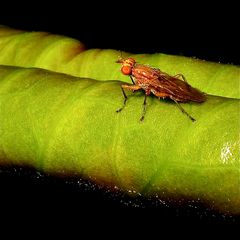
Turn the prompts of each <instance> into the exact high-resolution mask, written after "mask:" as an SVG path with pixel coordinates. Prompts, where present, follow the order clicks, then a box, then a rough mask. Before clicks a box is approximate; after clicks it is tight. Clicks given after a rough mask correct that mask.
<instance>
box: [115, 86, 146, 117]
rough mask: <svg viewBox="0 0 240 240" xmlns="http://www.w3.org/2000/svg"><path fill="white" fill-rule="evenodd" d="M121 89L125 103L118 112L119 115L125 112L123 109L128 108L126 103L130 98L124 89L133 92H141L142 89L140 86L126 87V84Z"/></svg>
mask: <svg viewBox="0 0 240 240" xmlns="http://www.w3.org/2000/svg"><path fill="white" fill-rule="evenodd" d="M121 89H122V93H123V96H124V102H123V106H122V107H121V108H119V109H118V110H117V111H116V112H117V113H119V112H121V111H122V110H123V108H124V107H125V106H126V102H127V99H128V97H127V95H126V93H125V91H124V89H128V90H131V91H133V92H134V91H137V90H140V89H141V87H140V86H138V85H125V84H123V85H121Z"/></svg>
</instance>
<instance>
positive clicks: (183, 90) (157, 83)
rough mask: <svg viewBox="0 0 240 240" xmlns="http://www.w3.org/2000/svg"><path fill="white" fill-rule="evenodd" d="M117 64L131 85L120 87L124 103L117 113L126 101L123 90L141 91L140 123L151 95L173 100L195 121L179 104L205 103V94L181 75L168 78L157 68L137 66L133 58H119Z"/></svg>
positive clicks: (167, 75)
mask: <svg viewBox="0 0 240 240" xmlns="http://www.w3.org/2000/svg"><path fill="white" fill-rule="evenodd" d="M117 63H121V65H122V66H121V72H122V74H124V75H128V76H129V77H130V79H131V81H132V83H133V84H132V85H127V84H122V85H121V89H122V93H123V96H124V102H123V107H121V108H120V109H118V110H117V112H121V111H122V110H123V108H124V107H125V105H126V102H127V99H128V98H127V95H126V93H125V91H124V89H127V90H131V91H132V92H135V91H137V90H141V89H142V90H144V91H145V97H144V101H143V111H142V116H141V118H140V121H143V119H144V117H145V114H146V107H147V96H149V95H150V94H151V93H152V94H153V95H155V96H156V97H158V98H159V99H160V98H163V99H164V98H169V99H171V100H173V101H174V102H175V103H176V105H177V107H178V108H179V109H180V110H181V111H182V112H183V113H184V114H186V115H187V116H188V117H189V118H190V119H191V121H193V122H194V121H196V120H195V119H194V118H193V117H192V116H191V115H190V114H189V113H187V112H186V111H185V110H184V108H183V107H182V106H181V105H180V103H187V102H197V103H202V102H205V101H206V94H205V93H203V92H201V91H199V90H198V89H196V88H193V87H192V86H190V85H189V84H188V82H187V81H186V79H185V77H184V76H183V75H182V74H177V75H175V76H170V75H169V74H167V73H165V72H162V71H161V70H160V69H158V68H153V67H150V66H147V65H143V64H138V63H136V61H135V59H134V58H125V59H124V58H120V59H119V60H118V61H117Z"/></svg>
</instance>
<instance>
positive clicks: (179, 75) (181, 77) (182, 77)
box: [173, 73, 187, 83]
mask: <svg viewBox="0 0 240 240" xmlns="http://www.w3.org/2000/svg"><path fill="white" fill-rule="evenodd" d="M173 77H174V78H177V79H180V80H183V81H184V82H186V83H187V79H186V78H185V77H184V75H183V74H181V73H178V74H177V75H174V76H173Z"/></svg>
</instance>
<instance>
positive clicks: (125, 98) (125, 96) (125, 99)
mask: <svg viewBox="0 0 240 240" xmlns="http://www.w3.org/2000/svg"><path fill="white" fill-rule="evenodd" d="M121 89H122V93H123V96H124V102H123V106H122V107H121V108H119V109H118V110H117V111H116V112H117V113H119V112H121V111H122V110H123V108H124V107H125V105H126V102H127V99H128V97H127V95H126V93H125V92H124V90H123V87H122V86H121Z"/></svg>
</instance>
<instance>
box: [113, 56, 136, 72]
mask: <svg viewBox="0 0 240 240" xmlns="http://www.w3.org/2000/svg"><path fill="white" fill-rule="evenodd" d="M117 63H121V64H122V67H121V72H122V74H124V75H132V69H133V67H134V65H135V63H136V61H135V59H134V58H119V59H118V61H117Z"/></svg>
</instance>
